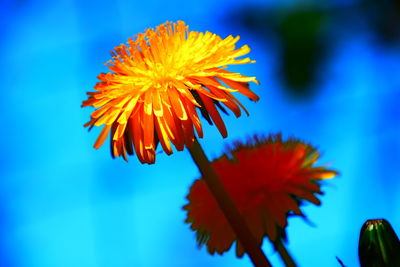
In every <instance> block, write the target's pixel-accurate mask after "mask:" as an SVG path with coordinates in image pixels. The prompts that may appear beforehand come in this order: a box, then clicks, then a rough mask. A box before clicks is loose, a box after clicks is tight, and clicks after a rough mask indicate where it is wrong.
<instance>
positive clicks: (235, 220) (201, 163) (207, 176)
mask: <svg viewBox="0 0 400 267" xmlns="http://www.w3.org/2000/svg"><path fill="white" fill-rule="evenodd" d="M189 152H190V154H191V156H192V158H193V160H194V162H195V163H196V165H197V167H198V168H199V170H200V172H201V174H202V176H203V179H204V181H205V182H206V184H207V186H208V188H209V189H210V191H211V193H212V194H213V196H214V198H215V200H216V201H217V203H218V206H219V208H220V209H221V211H222V212H223V214H224V215H225V217H226V219H227V221H228V222H229V224H230V225H231V227H232V229H233V231H234V232H235V234H236V236H237V238H238V240H239V242H240V244H241V245H242V246H243V247H244V250H245V251H246V253H247V254H248V255H249V257H250V259H251V261H252V262H253V264H254V266H256V267H270V266H271V264H270V263H269V261H268V259H267V257H266V256H265V254H264V252H263V251H262V250H261V247H260V244H259V243H258V242H257V240H256V239H255V238H254V236H253V234H252V233H251V232H250V229H249V228H248V226H247V225H246V222H245V221H244V219H243V218H242V216H241V215H240V213H239V211H238V209H237V208H236V206H235V204H234V203H233V201H232V199H231V198H230V196H229V195H228V192H227V191H226V190H225V187H224V186H223V184H222V182H221V180H220V179H219V177H218V176H217V174H216V172H215V170H214V169H213V168H212V166H211V163H210V162H209V161H208V159H207V156H206V155H205V154H204V151H203V149H202V148H201V146H200V144H199V142H198V141H197V140H195V141H194V143H193V145H192V147H191V148H189Z"/></svg>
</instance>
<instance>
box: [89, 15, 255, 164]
mask: <svg viewBox="0 0 400 267" xmlns="http://www.w3.org/2000/svg"><path fill="white" fill-rule="evenodd" d="M238 40H239V37H235V38H234V37H232V36H228V37H226V38H225V39H222V38H221V37H219V36H218V35H216V34H213V33H210V32H206V33H200V32H197V31H188V26H186V25H185V23H184V22H182V21H178V22H176V23H171V22H166V23H164V24H162V25H160V26H158V27H157V29H156V30H154V29H147V30H146V32H145V33H142V34H138V35H137V36H136V37H135V38H134V39H129V40H128V43H127V45H125V44H121V45H120V46H118V47H116V48H115V51H113V52H111V54H112V60H110V61H108V62H107V63H106V65H108V67H109V69H110V70H111V71H112V72H109V73H101V74H100V75H99V76H98V79H99V80H100V81H101V82H99V83H97V85H96V86H95V90H96V92H89V93H88V95H89V98H88V99H87V100H86V101H84V102H83V104H82V107H86V106H93V107H95V108H97V109H96V110H95V111H94V112H93V113H92V114H91V120H90V121H89V122H88V123H86V124H85V127H87V126H90V128H91V127H93V126H101V125H105V126H104V128H103V130H102V132H101V133H100V135H99V137H98V139H97V141H96V143H95V144H94V147H95V148H96V149H97V148H99V147H100V146H101V145H102V144H103V142H104V141H105V139H107V136H108V134H109V133H110V132H111V152H112V155H113V157H114V156H121V155H122V156H123V157H124V158H125V160H127V154H133V149H134V150H135V151H136V154H137V156H138V158H139V160H140V161H141V162H142V163H149V164H151V163H154V161H155V149H156V147H157V144H158V142H160V143H161V146H162V148H163V149H164V151H165V152H166V153H167V154H168V155H170V154H172V147H171V143H172V144H173V145H174V146H175V147H176V149H177V150H179V151H180V150H183V148H184V146H185V145H186V146H187V147H190V146H191V145H192V143H193V141H194V129H193V126H194V128H195V129H196V132H197V135H198V137H200V138H202V137H203V131H202V126H201V123H200V120H199V117H198V114H197V111H196V107H197V108H199V109H200V111H201V113H202V114H203V116H204V117H205V118H206V119H207V120H208V121H209V122H210V123H211V120H212V121H213V122H214V123H215V125H216V126H217V128H218V130H219V131H220V133H221V135H222V136H223V137H226V136H227V131H226V128H225V125H224V122H223V120H222V118H221V116H220V114H219V112H218V110H217V108H216V107H218V108H219V109H221V110H222V111H225V109H224V107H223V106H222V105H224V106H225V107H227V108H228V109H230V110H231V111H232V112H233V113H234V114H235V115H236V117H239V116H240V115H241V109H240V107H241V108H242V109H243V110H244V111H245V112H246V113H247V111H246V109H245V108H244V107H243V105H242V104H241V103H240V102H239V101H238V100H237V99H236V98H235V97H234V96H233V95H232V92H239V93H241V94H243V95H245V96H247V97H248V98H250V99H251V100H254V101H256V100H258V96H257V95H256V94H254V93H253V92H252V91H250V90H249V86H248V83H249V82H255V83H258V81H257V80H256V78H255V77H247V76H243V75H241V74H239V73H233V72H230V71H228V70H227V69H226V67H227V65H232V64H245V63H252V62H254V61H252V60H250V59H249V58H243V59H236V58H237V57H240V56H243V55H245V54H247V53H248V52H249V51H250V48H249V47H248V46H247V45H245V46H242V47H241V48H238V49H235V43H236V42H237V41H238ZM221 104H222V105H221ZM247 114H248V113H247ZM90 128H89V129H90Z"/></svg>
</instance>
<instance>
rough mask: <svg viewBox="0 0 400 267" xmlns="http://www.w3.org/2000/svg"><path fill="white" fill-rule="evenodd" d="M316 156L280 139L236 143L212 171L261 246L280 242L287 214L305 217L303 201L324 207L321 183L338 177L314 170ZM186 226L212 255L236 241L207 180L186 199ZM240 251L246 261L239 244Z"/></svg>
mask: <svg viewBox="0 0 400 267" xmlns="http://www.w3.org/2000/svg"><path fill="white" fill-rule="evenodd" d="M319 156H320V155H319V153H318V151H317V150H316V149H315V148H313V147H312V146H311V145H309V144H307V143H303V142H301V141H299V140H296V139H294V138H290V139H289V140H288V141H283V140H282V138H281V135H280V134H278V135H271V136H269V137H268V138H258V137H255V138H254V140H252V141H249V142H248V143H247V144H242V143H240V142H237V143H235V146H234V148H231V149H229V152H228V153H227V154H224V155H223V156H222V157H220V158H218V159H216V160H214V161H213V162H212V166H213V168H214V169H215V171H216V173H217V175H218V176H219V177H220V179H221V181H222V183H223V185H224V186H225V188H226V190H227V192H228V193H229V195H230V196H231V198H232V200H233V202H234V203H235V204H236V205H237V208H238V210H239V212H240V213H241V215H242V216H243V218H244V219H245V221H246V223H247V225H248V226H249V228H250V230H251V232H252V233H253V235H254V236H255V238H256V239H257V241H259V242H260V243H261V242H262V239H263V238H264V237H265V236H268V238H269V239H270V240H271V241H276V240H277V239H278V238H281V237H282V235H281V234H280V233H284V229H285V227H286V225H287V216H288V215H289V214H295V215H302V211H301V210H300V205H301V203H302V202H303V201H309V202H311V203H314V204H316V205H319V204H320V201H319V199H318V198H317V197H316V194H321V193H322V192H321V190H320V185H319V183H318V182H319V181H320V180H323V179H327V178H332V177H334V176H335V175H336V174H337V172H336V171H333V170H328V169H326V167H314V164H315V163H316V161H317V159H318V158H319ZM187 198H188V200H189V203H188V204H187V205H185V206H184V209H185V210H187V219H186V222H188V223H191V229H193V230H195V231H197V240H198V242H199V244H206V245H207V248H208V251H209V252H210V253H211V254H214V253H215V252H217V253H219V254H222V253H223V252H225V251H227V250H229V248H230V247H231V245H232V243H233V242H234V241H236V240H237V238H236V236H235V233H234V232H233V230H232V228H231V227H230V225H229V223H228V222H227V220H226V219H225V217H224V215H223V213H222V212H221V210H220V209H219V207H218V205H217V203H216V201H215V200H214V198H213V196H212V195H211V193H210V191H209V189H208V187H207V185H206V184H205V182H204V180H202V179H199V180H196V181H195V182H194V184H193V185H192V187H191V188H190V193H189V195H188V197H187ZM236 249H237V250H236V252H237V255H238V256H242V255H243V253H244V251H243V248H242V246H241V245H240V243H238V244H237V247H236Z"/></svg>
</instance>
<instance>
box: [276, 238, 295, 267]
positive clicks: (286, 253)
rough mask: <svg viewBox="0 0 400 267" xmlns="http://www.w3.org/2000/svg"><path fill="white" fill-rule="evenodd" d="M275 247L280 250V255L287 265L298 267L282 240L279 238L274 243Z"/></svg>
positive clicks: (288, 266) (287, 266)
mask: <svg viewBox="0 0 400 267" xmlns="http://www.w3.org/2000/svg"><path fill="white" fill-rule="evenodd" d="M274 246H275V249H276V250H277V251H278V253H279V255H280V256H281V258H282V260H283V262H284V263H285V266H286V267H296V266H297V265H296V263H295V262H294V260H293V258H292V257H291V256H290V254H289V251H287V249H286V248H285V246H284V245H283V243H282V240H280V239H278V241H275V243H274Z"/></svg>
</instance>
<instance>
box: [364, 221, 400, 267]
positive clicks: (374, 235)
mask: <svg viewBox="0 0 400 267" xmlns="http://www.w3.org/2000/svg"><path fill="white" fill-rule="evenodd" d="M358 257H359V259H360V264H361V267H396V266H400V241H399V238H398V237H397V235H396V233H395V231H394V230H393V228H392V226H391V225H390V223H389V222H388V221H386V220H385V219H376V220H367V221H366V222H365V223H364V225H363V227H362V228H361V231H360V241H359V243H358Z"/></svg>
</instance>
